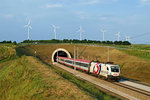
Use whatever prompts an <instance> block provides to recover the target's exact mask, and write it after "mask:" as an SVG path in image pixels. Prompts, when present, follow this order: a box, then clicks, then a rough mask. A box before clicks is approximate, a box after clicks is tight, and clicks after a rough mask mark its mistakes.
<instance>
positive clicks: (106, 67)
mask: <svg viewBox="0 0 150 100" xmlns="http://www.w3.org/2000/svg"><path fill="white" fill-rule="evenodd" d="M57 61H58V62H59V63H62V64H65V65H68V66H71V67H74V68H76V69H80V70H83V71H86V72H88V73H92V74H95V75H98V76H103V77H105V78H106V79H112V80H118V79H119V78H120V67H119V66H118V65H115V64H105V63H100V62H94V61H88V60H79V59H71V58H66V57H57Z"/></svg>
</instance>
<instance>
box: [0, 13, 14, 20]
mask: <svg viewBox="0 0 150 100" xmlns="http://www.w3.org/2000/svg"><path fill="white" fill-rule="evenodd" d="M0 16H1V17H3V18H5V19H11V18H13V17H14V15H13V14H0Z"/></svg>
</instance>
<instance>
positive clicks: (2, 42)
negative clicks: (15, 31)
mask: <svg viewBox="0 0 150 100" xmlns="http://www.w3.org/2000/svg"><path fill="white" fill-rule="evenodd" d="M0 43H1V44H6V43H7V44H15V45H16V44H17V42H16V41H13V42H12V41H6V40H4V41H1V42H0Z"/></svg>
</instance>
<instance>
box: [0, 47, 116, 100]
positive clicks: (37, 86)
mask: <svg viewBox="0 0 150 100" xmlns="http://www.w3.org/2000/svg"><path fill="white" fill-rule="evenodd" d="M7 48H9V46H6V47H5V48H3V49H5V50H6V51H5V50H4V52H5V53H6V52H7V53H8V54H7V57H6V56H5V59H1V62H0V100H49V99H52V100H58V99H61V100H97V99H100V100H103V99H105V100H110V99H111V100H118V98H116V97H113V96H110V95H108V94H106V93H104V92H102V91H100V90H99V89H97V88H96V87H94V86H93V85H92V84H90V83H88V82H85V81H83V80H80V79H77V78H75V77H74V76H73V75H71V74H69V73H67V72H65V71H63V70H61V69H59V68H55V67H54V66H50V65H47V64H45V63H43V62H41V61H40V60H39V59H37V58H35V57H32V56H30V54H29V53H28V52H24V51H23V49H22V48H19V49H16V51H17V52H13V53H9V52H11V51H15V50H14V47H13V48H11V49H9V50H7ZM16 54H17V55H16ZM11 55H13V56H11ZM26 55H28V56H26ZM2 56H3V55H2ZM8 58H11V59H8ZM6 59H7V60H6Z"/></svg>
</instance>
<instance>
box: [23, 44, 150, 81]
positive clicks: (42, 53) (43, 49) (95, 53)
mask: <svg viewBox="0 0 150 100" xmlns="http://www.w3.org/2000/svg"><path fill="white" fill-rule="evenodd" d="M75 46H76V48H77V47H78V50H79V51H78V55H79V59H86V60H99V61H100V62H106V61H107V48H105V47H93V46H84V45H75ZM57 48H65V49H66V50H68V51H69V52H71V53H72V55H73V53H74V45H70V44H64V45H63V44H58V45H57V44H51V45H31V46H26V47H22V49H25V51H28V52H30V53H31V54H33V55H34V51H35V50H36V52H37V53H36V56H37V57H39V58H40V59H41V60H43V61H45V62H47V63H51V55H52V53H53V51H54V50H55V49H57ZM134 53H135V54H134ZM136 53H137V54H136ZM138 54H139V56H138ZM144 54H146V55H145V56H146V59H143V57H145V56H143V54H141V52H134V51H133V50H132V52H131V53H130V54H129V52H128V51H123V50H117V49H115V48H110V61H112V62H114V63H115V64H118V65H119V66H120V67H121V75H122V76H124V77H127V78H131V79H135V80H139V81H142V82H147V83H150V77H149V76H150V73H149V72H150V67H149V66H150V58H149V57H150V53H144Z"/></svg>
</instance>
